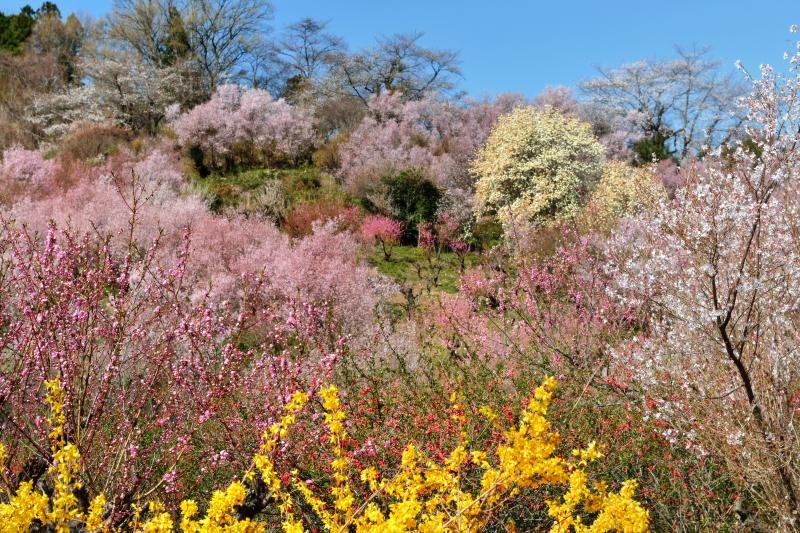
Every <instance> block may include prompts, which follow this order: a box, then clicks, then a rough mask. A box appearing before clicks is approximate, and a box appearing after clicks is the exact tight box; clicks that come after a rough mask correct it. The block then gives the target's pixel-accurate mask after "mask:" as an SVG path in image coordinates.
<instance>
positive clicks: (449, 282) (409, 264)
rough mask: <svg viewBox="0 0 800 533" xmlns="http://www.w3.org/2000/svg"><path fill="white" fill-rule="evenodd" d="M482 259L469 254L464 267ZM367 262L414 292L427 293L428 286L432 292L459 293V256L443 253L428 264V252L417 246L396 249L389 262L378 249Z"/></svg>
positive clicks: (471, 265)
mask: <svg viewBox="0 0 800 533" xmlns="http://www.w3.org/2000/svg"><path fill="white" fill-rule="evenodd" d="M479 259H480V256H479V255H478V254H475V253H470V254H467V257H466V260H465V267H466V268H471V267H473V266H475V265H476V264H478V261H479ZM367 262H368V263H369V264H370V265H372V266H374V267H375V268H376V269H377V270H378V272H380V273H381V274H383V275H385V276H388V277H390V278H392V279H393V280H395V281H396V282H397V283H398V284H399V285H401V286H404V287H412V288H413V289H414V290H415V292H427V287H430V288H431V292H434V291H444V292H449V293H456V292H458V280H459V278H460V276H461V268H460V266H459V261H458V256H456V254H454V253H452V252H442V253H441V254H440V255H439V257H438V258H434V259H433V260H431V261H428V259H427V258H426V255H425V251H424V250H422V249H421V248H419V247H417V246H395V247H394V248H393V249H392V257H391V259H389V260H386V258H385V257H384V256H383V252H381V251H380V249H379V248H377V247H376V248H374V249H373V250H372V253H371V254H370V255H369V256H368V257H367ZM437 270H438V280H437V282H436V284H435V286H434V285H433V281H432V278H433V277H435V276H436V275H437Z"/></svg>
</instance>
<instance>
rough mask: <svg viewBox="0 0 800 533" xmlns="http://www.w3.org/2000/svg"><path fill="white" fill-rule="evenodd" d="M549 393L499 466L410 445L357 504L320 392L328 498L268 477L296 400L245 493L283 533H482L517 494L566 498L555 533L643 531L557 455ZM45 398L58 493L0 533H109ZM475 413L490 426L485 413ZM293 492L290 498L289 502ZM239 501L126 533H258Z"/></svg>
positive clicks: (640, 519)
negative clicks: (301, 510)
mask: <svg viewBox="0 0 800 533" xmlns="http://www.w3.org/2000/svg"><path fill="white" fill-rule="evenodd" d="M554 389H555V380H553V379H552V378H549V379H547V380H545V382H544V383H543V384H542V385H541V386H540V387H539V388H537V389H536V392H535V394H534V396H533V398H532V399H531V400H530V402H529V403H528V405H527V407H526V408H525V410H524V411H523V413H522V416H521V420H520V422H519V425H518V426H517V427H515V428H511V429H508V430H507V431H506V432H505V434H504V439H503V441H502V443H501V444H500V445H498V447H497V449H496V454H495V455H496V457H495V458H493V459H491V460H490V459H489V458H488V457H487V456H486V454H485V453H482V452H478V451H469V450H468V449H467V446H466V442H467V436H466V435H465V434H462V436H461V442H460V444H459V445H458V446H457V447H456V448H455V449H453V450H452V452H451V453H450V455H449V457H448V458H447V459H446V460H445V461H444V463H443V464H439V463H435V462H433V461H431V460H429V459H426V458H425V457H423V456H422V455H421V454H420V453H419V452H418V451H417V449H416V448H414V446H413V445H408V446H407V447H406V449H405V451H404V453H403V456H402V464H401V466H400V469H399V472H398V473H397V474H396V475H395V476H394V477H392V478H387V479H379V475H378V472H376V471H375V470H374V469H372V468H367V469H365V470H363V471H362V472H360V475H361V479H362V481H363V482H364V483H365V484H366V485H367V486H369V488H370V490H371V492H372V494H371V496H370V497H369V498H367V499H366V500H365V501H357V500H356V498H355V495H354V492H353V490H352V488H351V486H350V484H349V477H348V472H349V468H350V465H349V463H348V461H347V459H346V457H345V455H344V453H343V449H342V442H343V441H344V440H345V439H346V438H347V434H346V431H345V429H344V419H345V416H344V412H343V411H342V410H341V408H340V406H339V397H338V392H337V390H336V388H335V387H333V386H331V387H328V388H326V389H323V390H322V391H321V392H320V396H321V399H322V402H323V407H324V409H325V413H326V414H325V422H326V424H327V426H328V428H329V443H330V446H331V451H332V455H333V460H332V462H331V471H332V473H333V479H332V482H331V486H330V488H329V494H325V495H323V494H315V493H313V492H312V491H311V490H310V489H309V488H308V487H307V486H306V484H305V483H303V482H301V480H299V479H298V478H297V473H296V472H295V473H293V475H292V478H291V481H290V482H289V483H288V485H289V486H286V485H287V484H286V483H282V482H281V480H280V478H279V476H278V474H277V473H276V471H275V469H274V467H273V461H272V455H273V453H274V450H275V449H276V446H277V444H278V443H279V441H280V440H281V439H284V438H286V437H287V435H288V430H289V428H290V427H291V426H292V424H294V422H295V420H296V417H297V415H298V413H299V412H300V410H301V409H302V408H303V406H304V405H305V403H306V402H307V401H308V395H306V394H305V393H302V392H296V393H295V394H294V395H293V396H292V399H291V401H290V402H289V403H288V404H287V405H286V414H285V415H284V416H283V418H282V419H281V420H280V421H279V422H277V423H275V424H273V425H272V426H271V427H270V428H269V430H268V431H266V432H265V433H264V436H263V444H262V445H261V448H260V451H259V453H257V454H256V456H255V457H254V461H253V467H252V469H251V470H250V471H249V472H247V473H246V474H245V476H244V480H243V481H245V482H247V481H248V480H252V479H253V478H254V477H255V476H260V477H261V478H262V480H263V481H264V483H265V484H266V486H267V488H268V490H269V491H270V493H271V495H272V497H273V500H274V501H275V502H276V503H277V506H278V508H279V509H280V512H281V515H282V528H283V530H284V531H286V532H303V531H306V529H305V527H304V524H303V522H302V520H301V519H299V518H298V517H297V516H296V515H295V512H294V511H295V509H296V508H297V506H298V504H299V503H300V502H296V501H295V498H299V497H300V495H302V498H303V499H305V503H306V504H307V505H308V506H309V507H310V508H311V509H313V511H314V513H315V514H316V515H317V517H318V518H319V520H320V521H321V522H322V523H323V524H324V525H325V528H326V529H327V530H328V531H351V530H355V531H358V532H402V531H420V532H433V531H467V532H472V531H479V530H480V529H481V528H482V527H483V526H484V525H485V524H486V522H487V520H488V518H489V515H490V513H491V512H493V511H496V510H497V508H498V507H499V506H501V505H502V504H503V503H504V502H505V501H506V500H507V499H509V498H511V497H513V496H515V495H517V494H518V493H519V491H520V490H522V489H536V488H540V487H541V488H544V487H549V488H550V489H552V488H557V487H565V488H566V493H565V494H564V495H563V496H562V497H561V498H559V499H554V500H548V501H547V502H546V503H547V507H548V512H549V515H550V516H551V517H552V518H553V522H554V523H553V526H552V529H551V531H553V532H568V531H575V532H603V531H622V532H626V533H627V532H631V533H634V532H644V531H647V530H648V513H647V511H646V510H645V509H644V508H643V507H642V506H641V505H640V504H639V503H638V502H636V501H635V500H634V499H633V496H634V492H635V489H636V482H635V481H627V482H625V483H624V484H623V487H622V489H621V490H620V491H619V492H617V493H613V492H608V490H607V488H606V486H605V485H604V484H602V483H595V484H594V485H593V486H592V487H589V485H588V480H587V475H586V473H585V471H584V467H585V466H586V464H587V463H588V462H589V461H593V460H595V459H597V458H599V457H601V454H600V452H599V451H598V450H597V448H596V446H595V444H594V443H591V444H590V445H589V446H588V447H587V448H586V449H582V450H575V451H573V452H572V453H573V459H571V460H568V459H564V458H561V457H557V456H555V455H554V453H555V450H556V445H557V443H558V434H557V433H554V432H552V431H551V429H550V424H549V422H548V421H547V419H546V418H545V415H546V414H547V409H548V405H549V403H550V399H551V397H552V395H553V391H554ZM48 390H49V393H48V402H49V404H50V408H51V412H52V415H51V418H50V422H51V424H52V428H53V430H52V432H51V434H50V436H51V439H52V446H53V458H54V460H53V465H52V466H51V469H50V475H51V476H52V477H53V479H54V487H55V491H54V493H53V496H52V497H48V496H46V495H44V494H41V493H38V492H36V491H35V490H34V489H33V487H32V486H31V484H30V483H23V484H22V485H21V486H20V487H19V488H18V489H17V491H16V493H15V494H10V495H8V499H7V502H8V503H3V504H0V531H3V532H6V531H8V532H11V531H14V532H19V531H27V530H28V528H29V527H30V526H31V525H32V524H35V523H36V522H39V523H41V524H47V525H50V526H52V527H53V529H55V530H56V531H58V532H67V531H69V526H70V525H71V526H73V527H77V528H78V529H82V530H84V531H110V528H109V527H108V525H107V524H106V523H105V522H104V517H103V507H104V504H105V501H104V499H103V497H102V496H97V497H95V499H94V500H93V501H92V503H91V505H90V507H89V509H88V510H87V512H85V513H84V512H82V511H80V510H79V509H78V507H77V499H76V498H75V496H74V495H73V492H74V491H75V490H77V489H78V488H79V487H80V484H79V482H78V480H77V478H76V474H77V472H78V460H79V456H78V454H77V450H76V449H75V448H74V446H72V445H71V444H69V443H67V442H65V440H64V437H63V431H62V427H63V423H64V419H63V414H62V410H61V409H62V403H61V402H62V394H61V390H60V388H59V386H58V384H57V382H55V381H53V382H50V383H49V384H48ZM454 401H455V399H454ZM482 412H484V413H485V414H486V415H487V416H489V417H490V418H493V414H492V413H491V412H490V411H489V410H488V409H483V410H482ZM469 463H472V464H473V465H474V466H477V467H479V468H480V469H481V471H482V477H481V479H480V483H479V485H480V488H479V489H478V490H477V491H476V492H470V491H468V490H467V489H465V488H464V482H463V480H462V475H461V474H462V470H463V468H464V467H465V465H467V464H469ZM290 489H294V490H293V492H292V493H290ZM246 493H247V489H246V487H245V484H244V483H243V482H240V481H234V482H233V483H231V484H230V485H229V486H228V487H227V488H226V489H225V490H221V491H216V492H215V493H214V494H213V495H212V497H211V500H210V502H209V504H208V509H207V510H206V513H205V516H203V517H199V516H198V505H197V503H195V502H194V501H192V500H187V501H184V502H183V503H182V504H181V512H180V517H175V516H173V515H172V514H170V513H167V512H165V511H164V510H163V508H162V507H161V505H160V504H159V503H158V502H152V503H150V505H149V513H148V519H147V520H146V521H142V520H140V519H139V517H140V516H141V510H140V509H136V508H135V509H134V511H135V512H134V520H133V523H132V525H131V526H130V527H131V529H133V530H134V531H142V532H164V533H167V532H173V531H176V530H179V531H183V532H186V533H200V532H223V531H228V532H262V531H266V524H264V523H259V522H255V521H252V520H250V519H239V518H238V517H237V514H236V509H237V506H239V505H240V504H241V503H242V502H243V501H244V499H245V496H246ZM379 502H380V503H379ZM581 513H583V514H591V515H592V516H594V520H593V521H592V522H591V523H584V521H583V519H582V518H581ZM509 526H510V527H511V526H512V524H509Z"/></svg>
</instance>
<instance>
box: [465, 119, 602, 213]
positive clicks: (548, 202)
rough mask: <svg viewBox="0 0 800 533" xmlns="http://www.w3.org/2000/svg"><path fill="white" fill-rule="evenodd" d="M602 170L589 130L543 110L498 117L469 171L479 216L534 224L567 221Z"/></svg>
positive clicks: (597, 146)
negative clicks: (472, 179)
mask: <svg viewBox="0 0 800 533" xmlns="http://www.w3.org/2000/svg"><path fill="white" fill-rule="evenodd" d="M602 165H603V147H602V146H601V145H600V143H599V142H598V141H597V139H595V137H594V136H593V135H592V131H591V126H590V125H589V124H587V123H584V122H581V121H579V120H578V119H576V118H573V117H568V116H564V115H562V114H561V113H560V112H559V111H558V110H557V109H554V108H551V107H548V108H545V109H544V110H538V109H535V108H533V107H520V108H517V109H515V110H514V111H512V112H511V113H509V114H507V115H504V116H502V117H500V120H499V121H498V122H497V125H496V126H495V128H494V130H493V131H492V133H491V134H490V135H489V139H488V140H487V142H486V144H485V145H484V146H483V148H481V149H480V150H479V151H478V153H477V155H476V158H475V160H474V161H473V163H472V166H471V172H472V174H473V175H474V176H475V177H476V179H477V184H476V191H475V200H476V206H477V209H478V212H479V213H482V214H495V215H497V216H498V217H499V218H500V219H501V220H502V221H504V222H507V221H509V220H512V219H516V220H519V219H520V218H523V219H525V220H527V221H528V222H532V223H534V224H536V225H547V224H549V223H551V222H553V221H555V220H559V219H565V218H571V217H573V216H575V215H576V214H577V213H578V212H579V209H580V205H581V201H582V199H583V197H584V196H585V194H586V192H587V191H588V189H589V187H590V185H591V183H592V181H593V180H595V179H596V178H597V176H598V175H599V174H600V172H601V170H602Z"/></svg>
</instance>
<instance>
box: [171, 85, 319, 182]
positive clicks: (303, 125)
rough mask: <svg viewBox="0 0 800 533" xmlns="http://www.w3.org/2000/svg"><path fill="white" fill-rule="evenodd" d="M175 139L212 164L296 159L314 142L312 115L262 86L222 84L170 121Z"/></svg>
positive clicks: (295, 161)
mask: <svg viewBox="0 0 800 533" xmlns="http://www.w3.org/2000/svg"><path fill="white" fill-rule="evenodd" d="M173 127H174V128H175V132H176V133H177V134H178V139H179V141H180V143H181V144H182V145H184V146H186V147H188V148H189V149H196V150H199V151H200V152H201V154H202V161H203V164H205V165H208V166H210V167H211V168H220V167H225V166H228V165H231V164H234V163H244V164H268V165H269V164H273V163H276V162H280V161H287V162H289V163H292V164H296V163H297V162H299V161H300V160H301V159H302V158H303V157H305V156H307V155H308V153H309V151H310V149H311V148H313V146H314V143H315V135H314V131H313V127H312V120H311V117H310V116H308V115H307V114H306V113H305V112H303V111H302V110H300V109H298V108H296V107H293V106H291V105H290V104H288V103H287V102H286V101H285V100H283V99H279V100H273V98H272V97H271V96H270V94H269V93H268V92H267V91H264V90H261V89H249V90H248V89H245V88H244V87H241V86H238V85H223V86H221V87H219V88H218V89H217V91H216V92H215V93H214V95H213V96H212V97H211V100H209V101H208V102H206V103H203V104H200V105H198V106H196V107H194V108H193V109H192V110H190V111H188V112H187V113H185V114H183V115H181V116H179V117H178V118H177V119H175V121H174V122H173Z"/></svg>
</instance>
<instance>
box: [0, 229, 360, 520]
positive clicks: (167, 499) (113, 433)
mask: <svg viewBox="0 0 800 533" xmlns="http://www.w3.org/2000/svg"><path fill="white" fill-rule="evenodd" d="M132 233H133V232H132ZM188 242H189V241H188V234H187V235H186V238H185V239H183V244H182V246H181V248H180V249H179V250H177V251H176V252H177V253H176V254H175V255H174V256H173V257H172V262H171V263H167V264H165V263H162V262H160V261H159V260H158V259H157V258H158V256H159V253H158V248H159V247H160V246H162V243H160V242H159V241H158V240H156V241H155V242H154V243H153V244H152V246H150V247H148V248H146V249H144V250H138V249H137V248H136V247H135V246H130V247H127V250H128V251H125V252H122V253H117V252H115V251H114V248H113V247H112V246H110V244H109V239H97V238H95V237H93V236H90V235H87V236H85V237H79V236H76V235H75V234H73V233H71V232H65V231H61V230H58V229H56V228H55V227H54V226H51V227H50V228H49V230H48V232H47V234H46V236H44V237H43V239H39V238H37V237H36V236H34V235H32V234H31V233H29V232H27V231H25V230H20V229H18V228H17V227H14V226H13V225H12V224H11V223H9V222H7V221H4V222H3V226H2V228H0V252H2V253H0V257H2V259H0V262H2V265H1V266H2V271H3V273H4V275H3V276H1V277H0V320H2V323H3V335H2V339H0V398H2V405H3V416H2V418H0V430H2V434H3V442H4V445H5V446H6V449H7V450H8V452H9V460H10V469H9V472H10V473H11V475H12V478H9V477H8V476H6V475H3V476H1V477H2V479H3V482H10V484H12V485H13V484H14V483H16V482H18V481H21V480H25V479H32V480H34V481H35V480H37V479H38V478H39V476H41V475H42V473H43V471H42V466H41V465H46V464H48V463H49V462H50V460H51V457H50V454H51V450H50V447H49V437H48V432H49V431H50V428H49V426H48V424H47V423H46V422H45V421H46V412H45V407H43V401H42V397H43V394H44V385H43V384H44V382H45V381H46V380H49V379H53V378H56V379H58V380H59V381H60V385H61V388H62V389H63V390H64V393H65V405H64V415H65V420H66V427H65V437H66V438H67V439H68V440H69V441H70V442H71V443H74V444H75V445H76V446H77V447H78V450H79V452H80V454H81V459H82V462H81V472H80V479H81V480H82V482H83V483H84V490H85V494H86V496H88V497H89V498H91V497H93V496H94V495H96V494H100V493H105V495H106V496H107V497H108V498H109V502H108V503H109V509H108V512H109V518H110V520H111V522H112V523H113V524H116V525H119V524H121V523H123V522H124V521H125V519H126V517H127V515H128V513H130V505H131V504H132V503H138V504H139V505H144V504H145V503H146V502H147V501H149V500H151V499H153V498H158V499H160V500H161V501H162V502H164V503H165V504H167V505H170V506H172V505H174V504H175V503H176V502H177V501H179V500H180V499H181V498H183V497H187V496H191V495H192V491H193V490H194V488H195V487H197V486H198V485H200V486H203V485H206V484H208V483H213V480H214V479H215V476H217V475H219V474H221V473H222V474H224V473H226V472H231V473H232V472H238V471H241V470H242V469H243V468H246V466H247V465H248V464H249V461H250V458H251V456H252V453H253V452H254V451H255V450H256V448H257V446H258V444H259V443H258V441H257V438H256V439H253V438H251V436H252V435H254V433H255V434H256V435H258V434H260V433H262V432H263V431H264V430H266V429H267V428H268V426H269V425H270V424H271V422H272V421H273V420H274V419H275V418H276V417H278V416H280V414H281V412H282V406H283V404H284V403H285V401H286V398H287V397H288V396H289V395H290V394H291V392H293V391H294V390H297V389H298V388H300V389H303V390H306V389H308V388H311V389H314V388H315V387H317V386H318V385H319V384H320V383H321V381H324V380H327V379H328V378H327V376H329V375H330V371H331V370H332V368H333V366H332V365H333V364H334V362H335V361H336V360H337V359H338V358H339V357H340V356H341V354H342V350H343V349H344V348H345V343H344V342H343V341H342V338H341V337H340V334H339V332H338V329H337V328H336V326H335V324H332V323H330V322H329V320H328V318H327V317H328V313H327V312H326V311H325V310H324V309H319V308H314V307H313V306H309V305H302V304H298V305H295V306H294V309H293V310H292V312H290V313H289V314H288V315H285V314H284V313H275V311H274V309H273V308H270V307H269V306H264V305H255V304H254V302H252V301H249V297H246V298H245V303H246V305H242V306H240V308H239V310H234V309H233V308H232V307H229V306H225V305H222V306H218V305H214V304H213V303H212V302H210V301H209V300H207V299H205V300H202V301H200V302H198V303H197V304H191V303H188V296H189V294H188V293H189V292H191V290H192V289H193V288H192V286H191V282H190V280H189V279H187V278H186V272H187V269H188V266H189V263H190V260H189V253H188ZM252 283H253V285H252V287H253V289H257V287H258V284H259V283H260V280H259V279H258V278H252ZM250 294H253V295H256V294H258V291H257V290H256V291H254V292H252V291H251V292H250ZM245 338H246V339H247V340H246V341H245ZM245 344H247V345H248V346H249V347H247V348H243V347H242V346H244V345H245ZM7 488H8V487H7ZM78 497H79V498H81V497H82V496H81V495H78Z"/></svg>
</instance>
